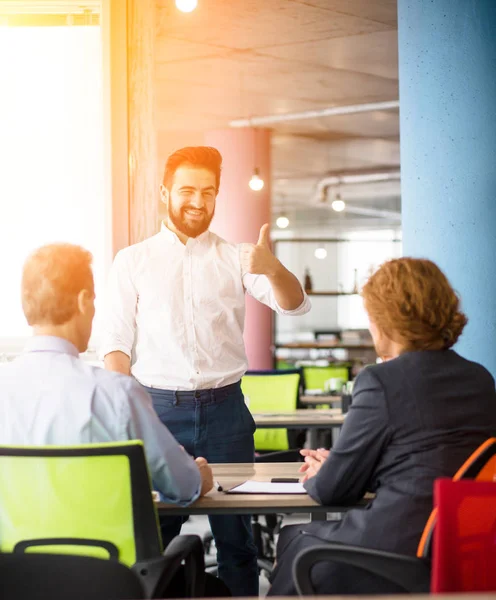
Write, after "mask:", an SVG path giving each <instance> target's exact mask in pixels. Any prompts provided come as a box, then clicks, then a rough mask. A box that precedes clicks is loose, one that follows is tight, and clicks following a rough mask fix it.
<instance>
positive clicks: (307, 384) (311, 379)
mask: <svg viewBox="0 0 496 600" xmlns="http://www.w3.org/2000/svg"><path fill="white" fill-rule="evenodd" d="M333 377H334V378H337V379H342V380H343V382H345V383H346V382H347V381H348V379H349V371H348V369H347V367H335V366H333V365H329V366H327V367H318V366H305V367H303V387H304V388H305V389H306V390H322V391H325V382H326V381H327V380H328V379H331V378H333ZM339 391H341V390H339Z"/></svg>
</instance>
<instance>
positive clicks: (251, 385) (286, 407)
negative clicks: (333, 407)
mask: <svg viewBox="0 0 496 600" xmlns="http://www.w3.org/2000/svg"><path fill="white" fill-rule="evenodd" d="M300 382H301V371H300V370H299V369H293V370H291V371H290V370H285V371H247V373H246V374H245V375H244V377H243V378H242V379H241V389H242V391H243V394H244V396H245V398H246V399H248V404H249V408H250V412H252V413H258V412H260V413H262V412H266V413H279V412H282V413H287V412H292V411H294V410H296V408H297V406H298V399H299V393H300ZM254 437H255V450H257V451H283V450H289V448H290V444H289V441H288V432H287V430H286V429H260V430H258V431H256V432H255V436H254Z"/></svg>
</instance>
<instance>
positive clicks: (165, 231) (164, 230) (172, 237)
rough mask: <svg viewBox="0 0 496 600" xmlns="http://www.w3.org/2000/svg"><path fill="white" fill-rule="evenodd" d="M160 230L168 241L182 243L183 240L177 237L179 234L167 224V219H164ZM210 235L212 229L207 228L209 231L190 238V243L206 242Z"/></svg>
mask: <svg viewBox="0 0 496 600" xmlns="http://www.w3.org/2000/svg"><path fill="white" fill-rule="evenodd" d="M160 231H161V233H162V234H163V235H164V237H165V239H166V240H167V241H169V242H170V243H171V244H181V245H182V242H181V240H180V239H179V238H178V237H177V235H176V234H175V233H174V232H173V231H171V230H170V229H169V228H168V227H167V225H166V224H165V221H162V224H161V226H160ZM209 235H210V231H209V230H208V229H207V231H204V232H203V233H202V234H200V235H199V236H197V237H195V238H188V244H196V243H198V242H206V241H207V240H208V238H209Z"/></svg>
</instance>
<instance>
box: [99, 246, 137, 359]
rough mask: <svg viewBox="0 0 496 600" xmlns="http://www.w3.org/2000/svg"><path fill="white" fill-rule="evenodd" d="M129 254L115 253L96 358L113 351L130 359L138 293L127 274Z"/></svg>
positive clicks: (128, 271) (128, 273) (101, 357)
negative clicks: (100, 341)
mask: <svg viewBox="0 0 496 600" xmlns="http://www.w3.org/2000/svg"><path fill="white" fill-rule="evenodd" d="M129 261H130V254H129V252H123V251H122V250H121V251H120V252H118V253H117V254H116V256H115V259H114V262H113V264H112V267H111V269H110V274H109V278H108V283H107V297H106V302H105V305H106V306H105V314H104V320H103V322H102V330H103V334H102V343H101V346H100V352H99V357H100V359H101V360H103V359H104V357H105V355H106V354H109V353H110V352H115V351H117V350H119V351H121V352H124V354H127V355H128V356H129V357H131V352H132V349H133V345H134V336H135V332H136V307H137V303H138V292H137V290H136V287H135V285H134V282H133V279H132V275H131V270H130V264H129Z"/></svg>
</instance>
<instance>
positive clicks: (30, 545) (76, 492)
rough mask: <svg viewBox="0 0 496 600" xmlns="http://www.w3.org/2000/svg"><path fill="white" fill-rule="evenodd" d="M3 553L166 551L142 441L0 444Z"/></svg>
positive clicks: (127, 559)
mask: <svg viewBox="0 0 496 600" xmlns="http://www.w3.org/2000/svg"><path fill="white" fill-rule="evenodd" d="M0 532H1V534H0V552H54V553H59V554H80V555H85V556H94V557H97V558H116V559H118V560H119V561H120V562H122V563H124V564H125V565H128V566H131V565H133V564H134V563H135V562H137V561H139V560H145V559H148V558H152V557H156V556H159V555H160V554H161V549H162V548H161V546H162V544H161V540H160V534H159V531H158V526H157V514H156V510H155V506H154V503H153V500H152V495H151V489H150V478H149V474H148V469H147V465H146V460H145V453H144V448H143V444H142V442H141V441H131V442H122V443H110V444H87V445H82V446H69V447H58V446H44V447H12V446H10V447H0Z"/></svg>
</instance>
